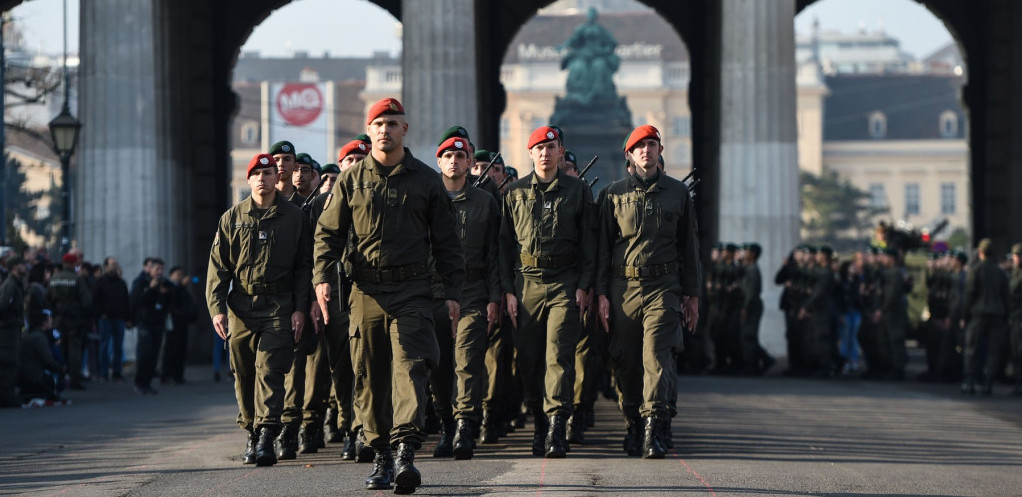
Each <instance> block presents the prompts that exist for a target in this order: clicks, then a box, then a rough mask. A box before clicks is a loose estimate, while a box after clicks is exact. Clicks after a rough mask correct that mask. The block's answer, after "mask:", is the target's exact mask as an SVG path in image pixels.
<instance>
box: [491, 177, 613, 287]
mask: <svg viewBox="0 0 1022 497" xmlns="http://www.w3.org/2000/svg"><path fill="white" fill-rule="evenodd" d="M501 209H502V215H501V225H500V226H501V228H500V249H499V258H500V278H501V288H502V290H503V291H504V292H505V293H512V292H514V274H515V273H516V272H520V273H521V274H522V275H523V276H524V277H527V278H531V279H545V278H561V277H566V278H571V279H572V280H574V279H577V280H578V283H577V288H580V289H588V288H591V287H592V285H593V277H594V274H593V266H594V264H595V261H596V230H595V228H596V217H595V207H594V205H593V197H592V194H591V193H590V191H589V189H588V188H586V185H585V183H584V182H582V180H580V179H578V178H574V177H571V176H568V175H566V174H564V173H563V172H561V171H560V170H558V171H557V175H556V176H555V177H554V179H553V181H552V182H551V183H549V184H543V183H541V182H540V181H539V178H538V177H537V176H536V173H535V172H532V173H530V174H529V175H527V176H525V177H524V178H522V179H519V180H518V181H514V182H512V183H511V184H510V185H508V188H507V191H505V193H504V202H503V206H502V207H501ZM529 259H533V260H535V262H534V263H531V264H528V263H526V262H524V261H523V260H529Z"/></svg>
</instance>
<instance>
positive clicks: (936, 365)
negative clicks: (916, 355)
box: [919, 252, 951, 381]
mask: <svg viewBox="0 0 1022 497" xmlns="http://www.w3.org/2000/svg"><path fill="white" fill-rule="evenodd" d="M947 265H948V257H946V254H945V253H944V252H933V253H931V254H930V258H929V259H928V260H927V261H926V308H927V309H928V310H929V312H930V317H929V319H927V320H926V327H925V328H924V330H925V335H924V336H923V344H924V346H925V351H926V371H925V372H924V373H922V374H921V375H919V379H920V380H923V381H939V380H941V379H942V371H941V364H940V348H941V344H943V343H944V335H946V334H947V333H948V331H949V326H948V325H949V320H948V315H949V312H950V306H949V301H948V290H949V286H950V283H951V279H950V273H949V272H948V268H947Z"/></svg>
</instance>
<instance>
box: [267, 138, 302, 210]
mask: <svg viewBox="0 0 1022 497" xmlns="http://www.w3.org/2000/svg"><path fill="white" fill-rule="evenodd" d="M270 155H272V156H273V160H274V162H276V164H277V173H278V174H280V179H279V180H278V182H277V185H276V189H277V191H278V192H280V193H281V195H283V196H284V199H285V200H290V199H291V196H292V195H294V193H295V186H294V184H292V183H291V178H292V175H293V174H294V172H295V165H296V160H297V158H298V153H297V152H295V146H294V145H292V144H291V142H289V141H286V140H284V141H279V142H277V143H274V144H273V145H272V146H270ZM292 203H293V202H292Z"/></svg>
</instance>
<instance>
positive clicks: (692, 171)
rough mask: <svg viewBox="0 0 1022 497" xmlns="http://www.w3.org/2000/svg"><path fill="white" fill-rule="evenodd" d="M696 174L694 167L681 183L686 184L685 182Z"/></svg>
mask: <svg viewBox="0 0 1022 497" xmlns="http://www.w3.org/2000/svg"><path fill="white" fill-rule="evenodd" d="M695 173H696V168H694V167H693V168H692V170H691V171H689V172H688V174H686V175H685V177H684V178H682V179H681V182H682V183H684V182H686V181H688V179H689V178H691V177H692V175H693V174H695Z"/></svg>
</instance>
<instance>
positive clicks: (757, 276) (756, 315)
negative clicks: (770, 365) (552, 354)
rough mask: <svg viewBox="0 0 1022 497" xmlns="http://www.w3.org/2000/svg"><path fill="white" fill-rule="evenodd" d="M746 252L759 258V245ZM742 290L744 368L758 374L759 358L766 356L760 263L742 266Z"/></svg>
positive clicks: (749, 246)
mask: <svg viewBox="0 0 1022 497" xmlns="http://www.w3.org/2000/svg"><path fill="white" fill-rule="evenodd" d="M745 250H754V251H755V252H756V257H757V258H758V257H759V253H760V249H759V246H758V245H753V244H747V245H746V246H745ZM741 288H742V291H741V295H742V304H741V307H740V308H741V309H742V312H743V313H744V315H745V319H744V320H743V321H742V323H741V330H742V332H741V349H742V367H743V369H745V372H747V373H757V372H759V371H760V368H759V366H758V363H759V358H760V356H761V355H763V354H765V352H763V351H762V350H763V349H762V347H760V345H759V321H760V319H762V318H763V299H762V298H761V297H760V294H761V293H762V292H763V275H762V273H761V272H760V270H759V264H758V262H752V263H749V264H745V265H743V266H742V283H741ZM768 362H769V361H768Z"/></svg>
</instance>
